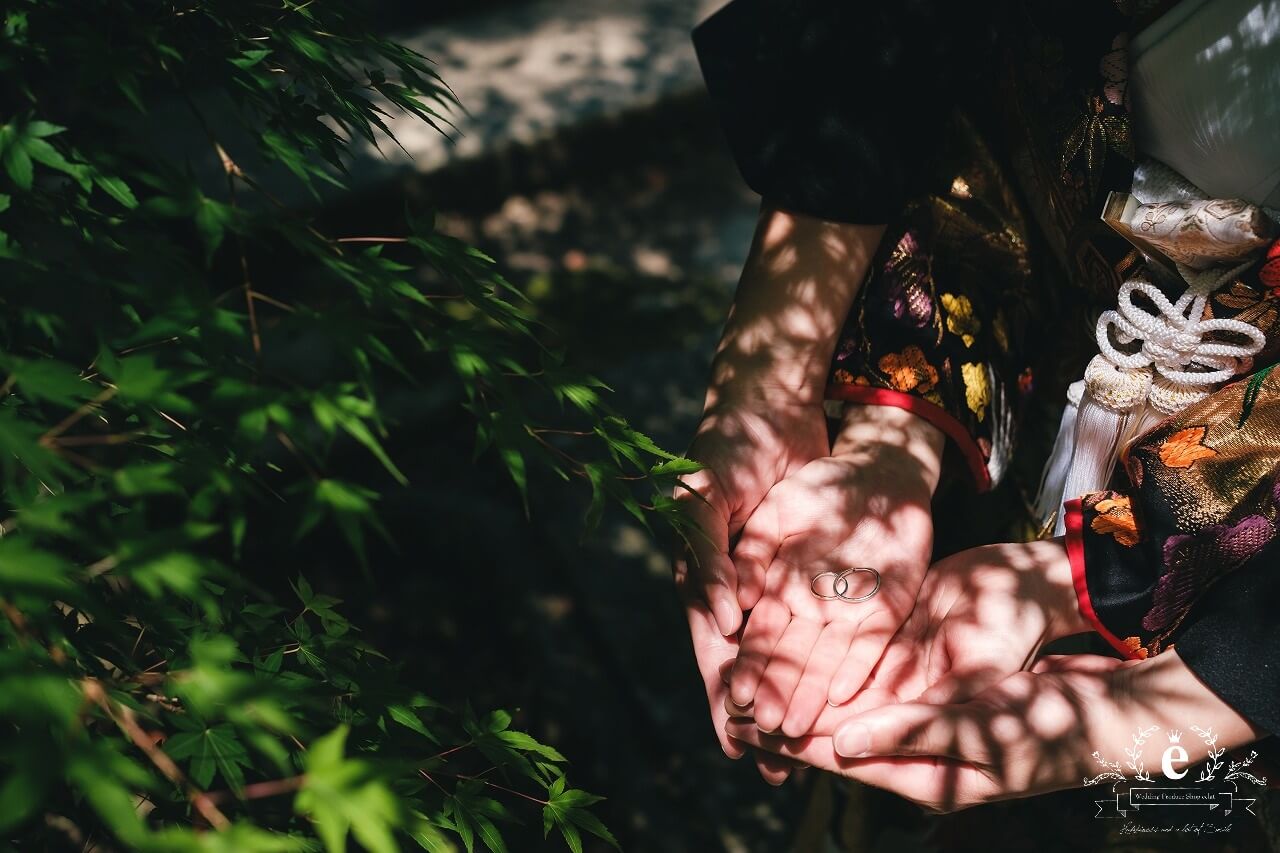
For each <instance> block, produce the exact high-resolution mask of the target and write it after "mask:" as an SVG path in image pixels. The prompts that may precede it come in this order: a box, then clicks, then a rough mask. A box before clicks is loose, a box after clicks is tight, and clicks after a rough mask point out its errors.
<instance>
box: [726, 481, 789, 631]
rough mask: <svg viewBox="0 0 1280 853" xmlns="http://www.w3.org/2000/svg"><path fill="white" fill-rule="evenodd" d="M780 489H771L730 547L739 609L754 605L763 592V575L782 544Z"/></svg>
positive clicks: (748, 608)
mask: <svg viewBox="0 0 1280 853" xmlns="http://www.w3.org/2000/svg"><path fill="white" fill-rule="evenodd" d="M780 493H781V492H780V490H779V489H778V488H777V487H775V488H774V489H772V490H771V491H770V492H769V494H768V495H766V496H765V499H764V500H763V501H761V503H760V505H759V506H758V507H756V510H755V512H753V513H751V517H750V518H748V519H747V523H746V524H745V525H743V528H742V535H741V536H740V537H739V539H738V542H737V544H735V545H734V546H733V554H732V559H733V566H734V571H735V572H736V574H737V580H738V604H739V606H741V607H742V609H743V610H750V609H751V608H752V607H755V606H756V603H757V602H758V601H759V600H760V596H761V594H763V593H764V583H765V576H766V574H767V571H768V568H769V566H770V565H771V564H772V563H773V558H774V557H775V556H776V555H777V553H778V548H779V547H781V545H782V519H781V514H780V510H781V507H782V503H781V501H780V500H779V499H778V497H777V495H779V494H780Z"/></svg>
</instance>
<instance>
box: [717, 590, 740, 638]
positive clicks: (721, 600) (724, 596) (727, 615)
mask: <svg viewBox="0 0 1280 853" xmlns="http://www.w3.org/2000/svg"><path fill="white" fill-rule="evenodd" d="M728 595H729V594H728V593H727V592H726V591H725V590H723V589H721V590H717V591H716V592H714V593H712V596H711V599H712V600H711V612H712V613H713V614H714V615H715V617H716V625H717V626H719V628H720V633H721V634H724V635H725V636H726V637H727V636H729V635H730V634H732V633H733V632H734V631H736V630H737V622H738V609H737V608H736V607H734V606H733V604H732V603H731V602H730V601H729V598H728Z"/></svg>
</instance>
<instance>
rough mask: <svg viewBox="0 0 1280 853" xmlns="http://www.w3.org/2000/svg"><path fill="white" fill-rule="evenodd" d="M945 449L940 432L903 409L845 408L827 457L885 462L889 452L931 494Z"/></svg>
mask: <svg viewBox="0 0 1280 853" xmlns="http://www.w3.org/2000/svg"><path fill="white" fill-rule="evenodd" d="M945 445H946V436H944V435H943V434H942V431H941V430H939V429H938V428H937V427H935V426H933V425H932V424H931V423H929V422H928V421H926V420H925V419H924V418H921V417H918V416H917V415H913V414H911V413H910V412H908V411H906V410H905V409H898V408H895V407H893V406H859V405H847V406H845V407H844V416H843V417H842V419H841V421H840V430H839V432H838V433H837V434H836V437H835V441H834V443H833V444H832V447H831V455H832V456H837V457H841V458H850V459H858V460H862V461H866V462H872V461H879V462H886V461H888V459H887V458H886V451H890V452H891V453H892V456H893V457H896V458H897V459H898V460H900V461H901V462H902V463H903V464H905V465H909V466H911V468H912V469H913V471H916V472H919V473H920V475H921V476H923V477H924V479H925V481H926V483H927V484H928V486H929V490H930V491H931V492H932V491H933V490H934V489H936V488H937V486H938V477H939V476H940V475H941V472H942V451H943V448H944V447H945ZM885 470H886V471H887V469H885Z"/></svg>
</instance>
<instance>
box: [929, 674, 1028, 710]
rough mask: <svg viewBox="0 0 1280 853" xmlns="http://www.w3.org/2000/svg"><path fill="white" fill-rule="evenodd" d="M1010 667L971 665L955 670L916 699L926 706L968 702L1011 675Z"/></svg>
mask: <svg viewBox="0 0 1280 853" xmlns="http://www.w3.org/2000/svg"><path fill="white" fill-rule="evenodd" d="M1009 669H1010V668H1009V667H1001V666H996V665H995V664H990V665H985V666H982V665H970V666H967V667H965V668H963V669H953V670H952V671H950V672H948V673H947V674H946V675H944V676H942V678H940V679H938V681H937V682H935V683H934V684H933V685H932V686H931V687H930V688H929V689H928V690H926V691H924V692H923V693H921V694H920V696H919V698H917V699H916V701H917V702H920V703H922V704H925V705H953V704H956V703H959V702H967V701H969V700H970V699H972V698H973V697H974V696H977V695H978V694H979V693H981V692H982V691H984V690H986V689H987V688H988V687H991V686H993V685H995V684H998V683H999V682H1001V681H1003V680H1004V679H1005V678H1007V677H1008V676H1009V675H1010V672H1009Z"/></svg>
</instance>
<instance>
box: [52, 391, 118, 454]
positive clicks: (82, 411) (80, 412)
mask: <svg viewBox="0 0 1280 853" xmlns="http://www.w3.org/2000/svg"><path fill="white" fill-rule="evenodd" d="M116 391H117V389H116V387H115V386H114V385H113V386H111V387H110V388H107V389H105V390H104V391H103V392H102V393H100V394H98V395H97V396H96V397H94V398H93V399H92V400H90V401H89V402H87V403H85V404H84V405H82V406H81V407H80V408H78V409H76V410H75V411H74V412H72V413H71V414H69V415H67V416H66V417H65V418H63V419H62V420H61V421H59V422H58V424H57V425H56V426H54V427H53V428H52V429H50V430H49V431H48V432H46V433H45V434H44V435H42V436H40V443H41V444H44V445H46V446H47V445H48V444H49V443H50V442H51V441H52V440H53V439H55V438H57V437H58V436H60V435H62V434H63V433H64V432H66V431H67V430H69V429H71V428H72V427H73V426H75V425H76V424H78V423H79V422H80V421H81V420H82V419H83V418H84V417H85V416H86V415H89V414H92V413H93V412H94V410H96V409H97V408H98V407H99V406H101V405H102V404H103V403H105V402H107V401H108V400H110V399H111V398H112V397H114V396H115V395H116Z"/></svg>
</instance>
